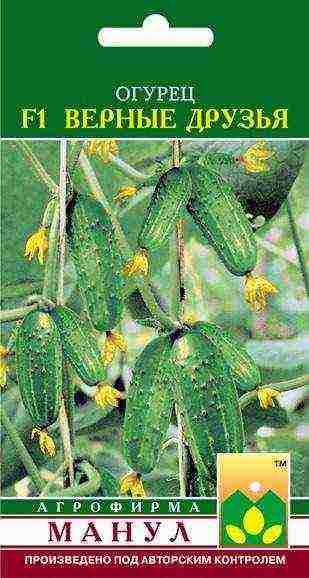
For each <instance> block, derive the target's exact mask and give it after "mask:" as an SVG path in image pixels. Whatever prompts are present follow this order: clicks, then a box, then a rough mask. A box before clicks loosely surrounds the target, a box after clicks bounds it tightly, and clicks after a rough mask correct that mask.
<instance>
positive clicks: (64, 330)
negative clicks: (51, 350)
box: [50, 305, 106, 385]
mask: <svg viewBox="0 0 309 578" xmlns="http://www.w3.org/2000/svg"><path fill="white" fill-rule="evenodd" d="M50 315H51V316H52V318H53V320H54V321H55V323H56V325H57V327H58V330H59V333H60V337H61V342H62V347H63V353H64V356H65V358H66V359H67V360H68V361H69V363H71V365H72V366H73V367H74V369H75V371H76V373H77V375H78V376H79V377H80V379H81V380H82V381H83V382H84V383H87V385H96V384H97V383H98V382H100V381H104V380H105V378H106V370H105V368H104V367H103V364H102V362H101V352H100V349H99V346H98V343H97V340H96V338H95V336H94V335H93V334H92V333H91V332H90V330H89V328H88V327H87V325H86V324H85V323H83V321H82V320H81V319H80V317H79V316H78V315H77V314H76V313H75V312H74V311H72V309H69V308H68V307H65V306H63V305H57V306H56V307H54V308H53V309H51V311H50Z"/></svg>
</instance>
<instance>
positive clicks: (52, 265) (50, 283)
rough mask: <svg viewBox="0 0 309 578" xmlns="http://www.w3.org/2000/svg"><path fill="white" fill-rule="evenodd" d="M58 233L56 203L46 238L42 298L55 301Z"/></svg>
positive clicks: (57, 206)
mask: <svg viewBox="0 0 309 578" xmlns="http://www.w3.org/2000/svg"><path fill="white" fill-rule="evenodd" d="M58 231H59V204H58V203H57V205H56V207H55V210H54V216H53V220H52V224H51V227H50V230H49V236H48V255H47V259H46V265H45V274H44V282H43V291H42V296H43V297H45V298H47V299H50V300H51V301H54V302H55V301H56V296H57V291H58V284H57V279H58V266H59V265H58V252H59V245H58Z"/></svg>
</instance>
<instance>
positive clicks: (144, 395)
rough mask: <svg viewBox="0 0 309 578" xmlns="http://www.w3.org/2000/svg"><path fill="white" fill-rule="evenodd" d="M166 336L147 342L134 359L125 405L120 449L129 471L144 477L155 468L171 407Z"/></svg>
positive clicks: (170, 368)
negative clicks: (122, 448) (122, 451)
mask: <svg viewBox="0 0 309 578" xmlns="http://www.w3.org/2000/svg"><path fill="white" fill-rule="evenodd" d="M171 353H172V341H171V338H170V337H169V336H163V337H157V338H156V339H154V340H153V341H151V342H150V343H149V344H148V345H147V346H146V347H145V349H144V350H143V351H142V353H141V354H140V356H139V357H138V359H137V361H136V364H135V367H134V370H133V376H132V380H131V383H130V386H129V391H128V394H127V401H126V413H125V420H124V432H123V446H124V455H125V458H126V460H127V462H128V464H129V466H130V467H131V468H133V470H135V471H136V472H138V473H141V474H147V473H149V472H151V471H152V470H153V468H154V467H155V465H156V463H157V461H158V459H159V455H160V449H161V444H162V442H163V441H164V438H165V436H166V433H167V429H168V426H169V422H170V417H171V411H172V406H173V396H172V386H173V383H174V367H173V364H172V363H171Z"/></svg>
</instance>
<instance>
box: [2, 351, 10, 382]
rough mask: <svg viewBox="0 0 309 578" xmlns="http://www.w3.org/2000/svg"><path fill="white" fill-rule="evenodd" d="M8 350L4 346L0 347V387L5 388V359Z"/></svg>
mask: <svg viewBox="0 0 309 578" xmlns="http://www.w3.org/2000/svg"><path fill="white" fill-rule="evenodd" d="M8 353H9V352H8V349H7V348H6V347H4V345H0V387H3V388H4V387H6V377H7V370H8V368H7V363H6V357H7V355H8Z"/></svg>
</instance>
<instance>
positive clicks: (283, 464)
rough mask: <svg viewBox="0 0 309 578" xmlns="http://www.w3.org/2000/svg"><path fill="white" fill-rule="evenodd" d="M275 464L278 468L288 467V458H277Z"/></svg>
mask: <svg viewBox="0 0 309 578" xmlns="http://www.w3.org/2000/svg"><path fill="white" fill-rule="evenodd" d="M275 466H276V468H286V467H287V461H286V460H275Z"/></svg>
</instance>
